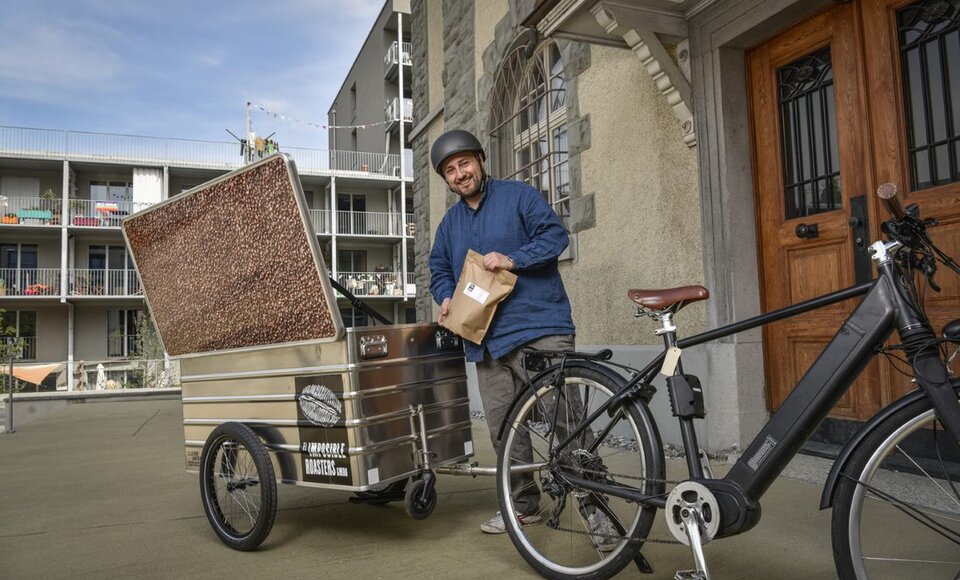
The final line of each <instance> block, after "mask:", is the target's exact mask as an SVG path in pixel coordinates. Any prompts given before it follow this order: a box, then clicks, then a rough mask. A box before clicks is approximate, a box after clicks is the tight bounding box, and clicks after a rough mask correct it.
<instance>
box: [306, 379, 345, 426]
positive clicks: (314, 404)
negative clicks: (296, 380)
mask: <svg viewBox="0 0 960 580" xmlns="http://www.w3.org/2000/svg"><path fill="white" fill-rule="evenodd" d="M300 410H301V411H302V412H303V416H304V417H306V418H307V420H308V421H310V422H311V423H313V424H314V425H319V426H321V427H333V426H334V425H336V424H337V421H339V420H340V413H341V411H343V403H341V402H340V400H339V399H337V396H336V395H334V394H333V391H331V390H330V389H328V388H327V387H325V386H323V385H307V386H306V387H304V389H303V392H302V393H300Z"/></svg>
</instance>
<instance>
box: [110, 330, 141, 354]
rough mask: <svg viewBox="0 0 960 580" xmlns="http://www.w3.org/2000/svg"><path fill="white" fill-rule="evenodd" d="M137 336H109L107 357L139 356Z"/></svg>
mask: <svg viewBox="0 0 960 580" xmlns="http://www.w3.org/2000/svg"><path fill="white" fill-rule="evenodd" d="M138 348H139V346H138V345H137V335H136V334H112V335H108V336H107V356H109V357H118V356H135V355H136V354H137V349H138Z"/></svg>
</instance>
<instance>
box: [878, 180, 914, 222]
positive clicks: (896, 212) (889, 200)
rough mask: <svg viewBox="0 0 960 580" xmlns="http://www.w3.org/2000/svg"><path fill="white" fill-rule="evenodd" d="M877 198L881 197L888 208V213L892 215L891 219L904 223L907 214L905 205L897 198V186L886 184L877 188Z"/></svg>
mask: <svg viewBox="0 0 960 580" xmlns="http://www.w3.org/2000/svg"><path fill="white" fill-rule="evenodd" d="M877 196H879V197H880V200H881V201H883V205H884V206H886V208H887V211H888V212H889V213H890V217H892V218H893V219H895V220H897V221H903V218H905V217H907V212H906V211H905V210H904V209H903V204H902V203H900V198H899V197H897V186H896V185H894V184H892V183H884V184H883V185H881V186H880V187H878V188H877Z"/></svg>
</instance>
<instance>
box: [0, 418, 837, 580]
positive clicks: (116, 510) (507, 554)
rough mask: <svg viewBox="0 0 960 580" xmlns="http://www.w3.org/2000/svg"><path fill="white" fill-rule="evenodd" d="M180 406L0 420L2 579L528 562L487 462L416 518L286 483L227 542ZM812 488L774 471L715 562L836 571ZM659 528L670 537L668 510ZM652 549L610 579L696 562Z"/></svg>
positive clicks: (312, 572) (399, 573) (428, 570)
mask: <svg viewBox="0 0 960 580" xmlns="http://www.w3.org/2000/svg"><path fill="white" fill-rule="evenodd" d="M180 421H181V412H180V404H179V401H177V400H148V401H131V402H90V403H87V404H76V405H72V406H70V407H68V408H67V409H64V410H62V411H58V412H56V413H53V414H51V415H49V416H47V417H44V418H41V419H37V420H36V421H34V422H31V423H27V424H25V425H22V426H18V427H17V432H16V433H12V434H2V435H0V578H2V579H21V578H70V579H82V578H96V579H110V578H124V579H127V578H133V577H135V578H177V579H180V578H213V577H223V578H330V579H340V578H344V579H346V578H351V579H367V578H370V579H376V578H391V579H396V578H467V579H469V578H477V579H480V578H482V579H484V580H489V579H491V578H500V579H507V578H510V579H512V578H533V577H535V576H534V574H533V573H532V570H531V569H530V568H529V567H528V566H527V564H526V563H525V562H524V561H523V560H522V558H521V557H520V555H519V554H518V553H517V552H516V551H515V550H514V548H513V546H512V544H511V543H510V540H509V539H508V538H507V537H506V536H505V535H500V536H490V535H485V534H482V533H480V531H479V529H478V525H479V523H480V522H481V521H482V520H484V519H486V518H488V517H489V516H491V515H492V514H493V512H494V511H496V489H495V487H494V481H493V478H490V477H480V478H469V477H459V476H456V477H455V476H441V477H440V479H439V483H438V491H439V503H438V506H437V508H436V511H435V512H434V514H433V515H432V516H431V517H430V518H429V519H426V520H422V521H415V520H413V519H411V518H410V517H408V516H407V515H406V513H405V512H404V510H403V507H402V505H400V504H391V505H389V506H381V507H375V506H365V505H356V504H351V503H348V501H347V499H348V497H349V494H347V493H344V492H331V491H319V490H311V489H306V488H298V487H294V486H286V485H284V486H280V489H279V498H280V510H279V513H278V515H277V522H276V524H275V526H274V528H273V531H272V533H271V535H270V537H269V538H268V539H267V541H266V542H265V543H264V544H263V546H262V547H261V548H260V549H259V550H257V551H255V552H251V553H240V552H235V551H232V550H230V549H228V548H226V547H225V546H224V545H223V544H221V543H220V541H219V540H218V539H217V537H216V536H215V535H214V533H213V531H212V530H211V528H210V526H209V524H208V523H207V520H206V518H205V517H204V515H203V510H202V507H201V505H200V497H199V490H198V482H197V478H196V477H195V476H191V475H188V474H186V473H185V472H184V466H183V447H182V437H183V432H182V429H181V425H180ZM474 429H475V438H474V441H475V443H476V444H477V445H478V446H479V449H478V453H477V458H476V459H477V460H479V461H480V462H481V464H483V465H492V452H491V450H490V448H489V445H487V446H484V445H483V442H485V441H487V435H486V433H485V432H484V429H485V428H484V427H483V425H482V424H479V423H475V424H474ZM811 462H813V464H812V465H813V467H814V469H813V472H814V473H816V472H817V470H818V469H819V468H820V467H821V466H819V465H816V461H815V460H812V459H811V458H802V460H801V462H799V463H803V464H804V466H806V467H810V465H811ZM799 463H798V465H795V466H794V467H798V466H799ZM677 465H678V464H677V462H673V463H672V467H674V468H675V467H677ZM807 472H808V473H809V470H807ZM807 477H811V476H809V475H808V476H807ZM812 477H813V478H814V479H815V478H816V476H815V475H814V476H812ZM819 497H820V487H819V486H817V485H812V484H809V483H804V482H801V481H798V480H794V479H789V478H781V479H780V480H779V481H778V482H777V483H775V484H774V486H773V487H772V489H771V491H770V492H769V493H768V495H767V496H766V497H765V498H764V502H763V515H764V518H763V521H762V522H761V523H760V524H759V525H758V526H757V527H756V528H754V530H752V531H751V532H749V533H747V534H745V535H743V536H740V537H735V538H729V539H725V540H722V541H719V542H715V543H711V544H709V545H708V546H707V547H706V553H707V557H708V560H709V563H710V566H711V571H712V572H713V575H714V577H715V578H719V579H726V578H778V579H790V578H795V579H801V578H803V579H808V578H832V577H834V576H835V575H834V572H833V560H832V555H831V549H830V534H829V527H830V513H829V512H820V511H818V510H817V505H818V503H819ZM658 522H659V520H658ZM652 536H653V537H667V536H668V533H667V532H666V530H665V527H664V526H663V524H662V522H661V523H658V525H657V528H656V529H655V530H654V533H653V534H652ZM645 553H646V554H647V557H648V559H649V560H650V561H651V563H652V564H653V566H654V568H655V569H656V574H655V575H654V576H641V575H640V574H639V573H638V572H637V571H636V569H627V570H626V571H624V572H623V573H621V574H620V576H618V578H672V577H673V572H674V571H675V570H676V569H677V568H689V567H691V559H690V556H689V552H688V551H687V548H685V547H677V546H663V545H657V546H649V547H647V548H645Z"/></svg>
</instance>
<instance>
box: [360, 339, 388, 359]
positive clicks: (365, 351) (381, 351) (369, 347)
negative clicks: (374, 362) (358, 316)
mask: <svg viewBox="0 0 960 580" xmlns="http://www.w3.org/2000/svg"><path fill="white" fill-rule="evenodd" d="M385 356H387V337H385V336H383V335H382V334H376V335H373V336H361V337H360V358H383V357H385Z"/></svg>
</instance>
